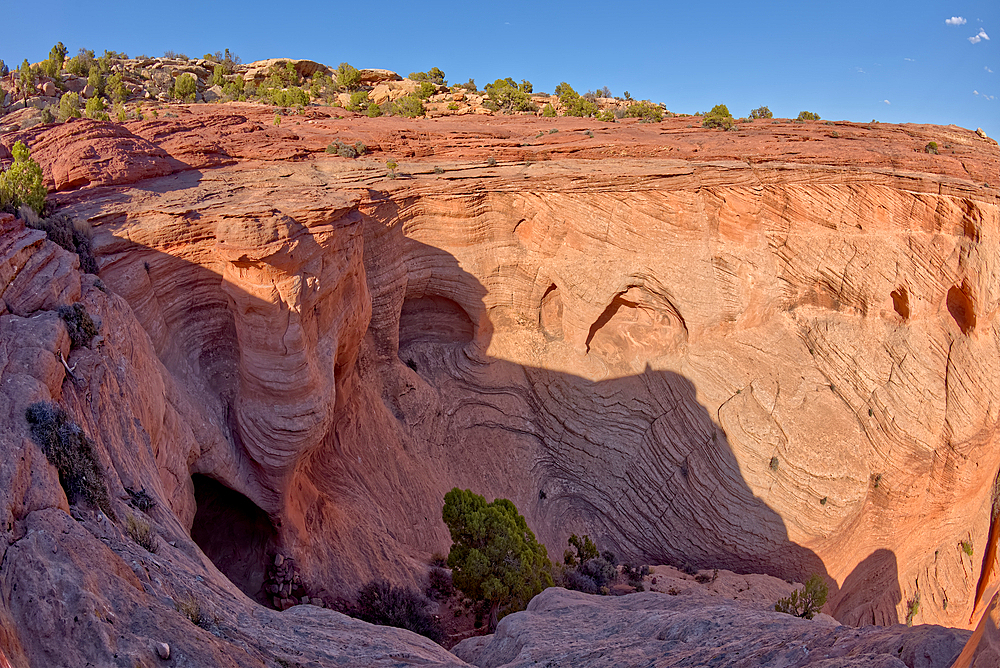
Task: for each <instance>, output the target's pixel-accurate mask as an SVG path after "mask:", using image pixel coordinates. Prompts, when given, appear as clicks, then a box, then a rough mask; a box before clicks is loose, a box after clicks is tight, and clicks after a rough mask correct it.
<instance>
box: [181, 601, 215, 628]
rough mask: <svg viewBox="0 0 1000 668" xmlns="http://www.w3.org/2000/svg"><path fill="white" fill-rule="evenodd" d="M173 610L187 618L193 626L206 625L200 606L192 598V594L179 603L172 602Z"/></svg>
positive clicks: (206, 621)
mask: <svg viewBox="0 0 1000 668" xmlns="http://www.w3.org/2000/svg"><path fill="white" fill-rule="evenodd" d="M174 609H175V610H176V611H177V612H179V613H181V614H182V615H184V616H185V617H187V618H188V621H190V622H191V623H192V624H194V625H195V626H202V627H203V626H205V625H206V624H207V623H208V620H207V618H206V617H205V615H204V614H203V613H202V611H201V604H200V603H198V599H196V598H195V597H194V595H193V594H189V595H188V596H187V598H182V599H181V600H179V601H174Z"/></svg>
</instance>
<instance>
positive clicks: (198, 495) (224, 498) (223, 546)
mask: <svg viewBox="0 0 1000 668" xmlns="http://www.w3.org/2000/svg"><path fill="white" fill-rule="evenodd" d="M191 481H192V482H193V483H194V498H195V502H196V503H197V505H198V510H197V511H196V512H195V516H194V524H192V525H191V538H192V539H194V542H195V543H197V544H198V547H200V548H201V550H202V552H204V553H205V556H207V557H208V558H209V559H211V560H212V563H213V564H215V567H216V568H218V569H219V570H220V571H221V572H222V573H223V575H225V576H226V577H227V578H229V580H230V582H232V583H233V584H234V585H236V586H237V587H239V588H240V590H241V591H242V592H243V593H244V594H246V595H247V596H249V597H250V598H252V599H254V600H256V601H257V602H258V603H266V602H267V600H268V597H267V595H266V592H264V580H265V578H266V577H267V573H266V570H267V566H268V564H269V563H270V559H271V556H272V555H273V554H274V552H275V550H276V546H277V542H278V532H277V531H276V530H275V528H274V524H272V523H271V518H269V517H268V516H267V513H265V512H264V511H263V510H261V509H260V508H259V507H258V506H257V504H255V503H254V502H253V501H251V500H250V499H248V498H247V497H245V496H243V495H242V494H240V493H239V492H236V491H233V490H231V489H229V488H228V487H226V486H225V485H223V484H222V483H220V482H218V481H216V480H213V479H211V478H209V477H206V476H203V475H198V474H195V475H193V476H191Z"/></svg>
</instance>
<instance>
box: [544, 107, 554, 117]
mask: <svg viewBox="0 0 1000 668" xmlns="http://www.w3.org/2000/svg"><path fill="white" fill-rule="evenodd" d="M542 116H543V117H545V118H555V117H556V108H555V107H553V106H552V105H551V104H547V105H545V106H544V107H542Z"/></svg>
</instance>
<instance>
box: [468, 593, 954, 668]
mask: <svg viewBox="0 0 1000 668" xmlns="http://www.w3.org/2000/svg"><path fill="white" fill-rule="evenodd" d="M968 636H969V632H968V631H959V630H955V629H947V628H943V627H940V626H922V627H917V628H913V629H909V628H907V627H905V626H902V625H897V626H892V627H888V628H879V627H874V626H866V627H863V628H849V627H845V626H840V625H837V624H836V623H829V622H825V621H810V620H805V619H799V618H796V617H791V616H789V615H784V614H781V613H777V612H774V611H773V610H771V611H768V610H761V609H755V608H752V607H749V606H747V605H745V604H737V603H734V602H732V601H718V600H714V599H710V598H700V597H692V596H669V595H666V594H654V593H642V594H632V595H629V596H623V597H611V598H606V597H598V596H593V595H589V594H581V593H580V592H571V591H566V590H564V589H558V588H552V589H548V590H546V591H545V592H543V593H541V594H539V595H538V596H536V597H535V598H534V599H533V600H532V601H531V603H530V604H529V605H528V609H527V610H526V611H524V612H518V613H514V614H513V615H510V616H508V617H505V618H504V619H502V620H501V621H500V625H499V626H498V627H497V631H496V633H495V634H493V635H492V636H485V637H480V638H470V639H469V640H463V641H462V642H461V643H459V644H458V645H456V646H455V647H454V648H453V650H452V651H453V652H454V653H455V655H456V656H458V657H459V658H461V659H463V660H465V661H467V662H469V663H471V664H472V665H474V666H478V667H479V668H515V667H519V666H524V667H527V666H535V665H548V666H594V667H597V666H707V665H711V666H734V667H735V666H740V667H746V668H750V667H751V666H761V667H765V668H770V667H777V666H796V667H805V666H816V667H819V666H823V667H824V668H827V667H829V668H832V667H833V666H837V667H838V668H846V667H850V668H866V667H872V666H876V667H878V668H896V667H898V668H903V666H906V667H907V668H917V667H920V668H948V666H950V665H951V663H952V661H953V660H954V659H955V657H956V656H957V655H958V653H959V652H960V651H961V649H962V645H963V644H964V643H965V640H966V638H967V637H968Z"/></svg>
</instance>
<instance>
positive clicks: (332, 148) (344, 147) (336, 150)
mask: <svg viewBox="0 0 1000 668" xmlns="http://www.w3.org/2000/svg"><path fill="white" fill-rule="evenodd" d="M367 151H368V148H367V147H366V146H365V145H364V144H362V143H361V142H359V141H357V142H354V144H345V143H344V142H342V141H340V140H339V139H338V140H335V141H332V142H330V145H329V146H327V147H326V152H327V153H329V154H331V155H339V156H340V157H341V158H356V157H358V156H359V155H364V154H365V153H366V152H367Z"/></svg>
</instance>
